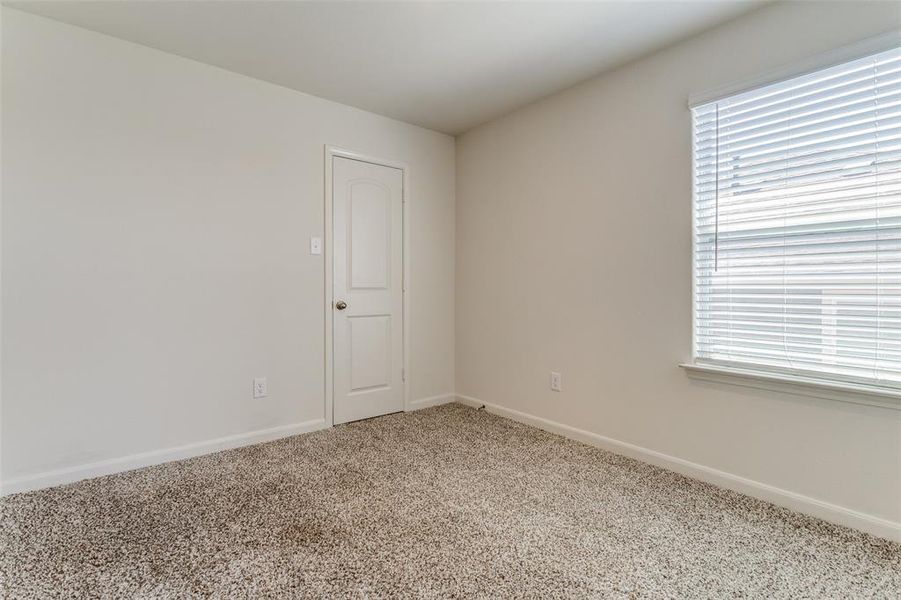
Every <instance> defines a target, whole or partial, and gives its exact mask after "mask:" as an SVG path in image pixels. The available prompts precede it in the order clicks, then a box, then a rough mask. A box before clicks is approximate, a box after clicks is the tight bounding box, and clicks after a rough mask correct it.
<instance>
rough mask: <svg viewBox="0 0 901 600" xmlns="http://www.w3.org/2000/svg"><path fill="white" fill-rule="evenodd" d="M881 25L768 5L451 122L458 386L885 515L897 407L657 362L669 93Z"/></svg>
mask: <svg viewBox="0 0 901 600" xmlns="http://www.w3.org/2000/svg"><path fill="white" fill-rule="evenodd" d="M899 26H901V3H897V2H896V3H889V2H884V3H867V2H857V3H850V4H848V3H790V4H777V5H771V6H768V7H765V8H763V9H762V10H759V11H756V12H754V13H751V14H749V15H747V16H745V17H743V18H740V19H739V20H737V21H734V22H732V23H728V24H726V25H724V26H722V27H719V28H717V29H715V30H712V31H709V32H707V33H705V34H703V35H701V36H699V37H697V38H694V39H691V40H689V41H687V42H684V43H681V44H679V45H677V46H674V47H672V48H669V49H666V50H664V51H662V52H659V53H657V54H655V55H653V56H650V57H648V58H646V59H644V60H641V61H639V62H636V63H633V64H631V65H628V66H626V67H623V68H620V69H618V70H615V71H613V72H610V73H608V74H605V75H603V76H601V77H598V78H596V79H594V80H592V81H589V82H587V83H584V84H581V85H579V86H577V87H575V88H572V89H569V90H567V91H564V92H561V93H559V94H556V95H554V96H552V97H550V98H547V99H545V100H543V101H541V102H538V103H537V104H534V105H531V106H528V107H526V108H523V109H521V110H519V111H516V112H515V113H513V114H510V115H508V116H505V117H503V118H501V119H498V120H496V121H493V122H491V123H488V124H486V125H483V126H480V127H478V128H476V129H475V130H473V131H470V132H468V133H467V134H465V135H464V136H462V137H461V138H459V139H458V143H457V348H456V350H457V392H458V394H461V395H465V396H469V397H472V398H475V399H478V400H480V401H482V402H487V403H493V404H497V405H499V406H500V407H504V408H507V409H513V410H517V411H521V412H524V413H527V414H529V415H533V416H537V417H541V418H544V419H548V420H551V421H554V422H557V423H562V424H564V425H568V426H571V427H576V428H579V429H582V430H587V431H588V432H593V433H596V434H600V435H603V436H608V437H610V438H614V439H615V440H619V441H623V442H627V443H631V444H635V445H638V446H641V447H644V448H647V449H650V450H653V451H656V452H660V453H663V454H666V455H670V456H672V457H677V458H680V459H684V460H688V461H691V462H694V463H698V464H700V465H703V466H705V467H709V468H712V469H718V470H722V471H725V472H726V473H728V474H732V475H736V476H739V477H744V478H748V479H751V480H754V481H756V482H760V483H763V484H766V485H769V486H776V487H778V488H782V489H784V490H788V491H789V492H794V493H797V494H802V495H804V496H809V497H812V498H814V499H820V500H823V501H826V502H829V503H833V504H836V505H839V506H840V507H845V508H848V509H850V510H852V511H859V512H861V513H865V514H867V515H870V516H874V517H878V518H882V519H887V520H889V521H894V522H896V523H897V522H899V521H901V411H895V410H890V409H880V408H873V407H864V406H858V405H853V404H847V403H842V402H837V401H833V400H825V399H823V400H821V399H815V398H809V397H801V396H792V395H783V394H778V393H774V392H765V391H753V390H751V389H748V388H740V387H733V386H729V385H722V384H711V383H708V384H703V383H698V382H693V381H692V380H689V379H688V378H687V377H686V375H685V373H684V372H683V371H682V370H681V369H679V367H678V366H677V365H678V364H679V363H680V362H684V361H686V360H689V359H690V356H691V317H690V314H691V263H690V253H691V236H690V233H691V157H690V127H691V124H690V114H689V111H688V108H687V99H688V96H689V94H691V93H698V92H704V91H707V90H709V89H712V88H716V87H719V86H722V85H728V84H731V83H734V82H735V81H738V80H742V79H747V78H753V77H756V76H759V75H761V74H764V73H765V72H767V71H770V70H773V69H777V68H779V67H782V66H784V65H785V64H786V63H791V62H792V61H800V60H802V59H805V58H808V57H810V56H812V55H815V54H818V53H822V52H825V51H828V50H830V49H833V48H836V47H839V46H842V45H846V44H849V43H852V42H855V41H857V40H860V39H863V38H867V37H870V36H874V35H876V34H879V33H882V32H885V31H887V30H890V29H892V28H898V27H899ZM551 370H557V371H561V372H562V374H563V389H564V391H563V392H562V393H554V392H551V391H550V390H549V389H548V378H549V372H550V371H551ZM899 531H901V530H899Z"/></svg>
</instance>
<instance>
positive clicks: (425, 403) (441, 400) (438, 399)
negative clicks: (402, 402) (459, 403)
mask: <svg viewBox="0 0 901 600" xmlns="http://www.w3.org/2000/svg"><path fill="white" fill-rule="evenodd" d="M456 399H457V396H456V394H441V395H439V396H429V397H428V398H420V399H419V400H413V401H412V402H410V410H419V409H420V408H428V407H430V406H438V405H440V404H447V403H449V402H454V401H455V400H456Z"/></svg>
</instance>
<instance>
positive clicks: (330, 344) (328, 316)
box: [322, 144, 412, 427]
mask: <svg viewBox="0 0 901 600" xmlns="http://www.w3.org/2000/svg"><path fill="white" fill-rule="evenodd" d="M336 157H339V158H349V159H351V160H359V161H361V162H367V163H372V164H374V165H381V166H383V167H392V168H395V169H400V170H401V171H403V174H404V175H403V188H404V189H403V221H404V227H403V234H402V239H403V246H404V247H403V261H404V273H403V285H402V289H403V299H404V311H403V330H404V335H403V356H404V360H403V369H404V378H403V384H404V411H405V412H406V411H409V410H411V409H412V408H411V404H410V390H411V389H412V387H411V386H410V167H409V165H408V164H407V163H405V162H400V161H396V160H388V159H384V158H378V157H375V156H369V155H366V154H362V153H360V152H355V151H353V150H347V149H345V148H341V147H338V146H332V145H330V144H326V145H325V205H324V206H325V211H324V213H325V223H324V230H323V244H322V247H323V252H324V254H325V298H324V308H325V357H324V358H325V395H324V398H325V403H324V407H323V413H324V414H323V418H324V419H325V423H326V426H327V427H331V426H332V425H333V424H334V405H335V404H334V401H335V393H334V392H335V361H334V354H333V353H334V311H333V309H332V302H334V298H333V296H334V281H333V279H334V275H335V271H334V269H335V263H334V240H333V237H334V236H333V235H332V234H333V231H332V227H333V222H332V215H333V213H332V210H333V199H332V164H333V161H334V159H335V158H336Z"/></svg>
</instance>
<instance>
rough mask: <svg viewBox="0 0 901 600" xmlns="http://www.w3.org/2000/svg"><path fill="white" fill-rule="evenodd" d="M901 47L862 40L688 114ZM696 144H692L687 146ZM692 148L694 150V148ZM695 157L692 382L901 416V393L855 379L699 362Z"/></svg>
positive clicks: (736, 87)
mask: <svg viewBox="0 0 901 600" xmlns="http://www.w3.org/2000/svg"><path fill="white" fill-rule="evenodd" d="M899 46H901V30H894V31H889V32H887V33H885V34H882V35H879V36H876V37H872V38H868V39H864V40H861V41H859V42H856V43H854V44H850V45H848V46H844V47H841V48H837V49H834V50H831V51H829V52H825V53H821V54H818V55H815V56H813V57H810V58H808V59H806V60H803V61H799V62H796V63H793V64H791V65H788V66H784V67H782V68H779V69H776V70H773V71H771V72H769V73H766V74H764V75H761V76H757V77H754V78H751V79H745V80H743V81H740V82H736V83H731V84H727V85H724V86H721V87H718V88H715V89H713V90H709V91H707V92H702V93H699V94H692V95H691V96H689V100H688V105H687V110H688V111H689V115H690V113H691V109H692V108H694V107H696V106H699V105H702V104H708V103H710V102H716V101H718V100H721V99H724V98H726V97H730V96H734V95H738V94H742V93H745V92H750V91H753V90H755V89H758V88H762V87H765V86H768V85H772V84H775V83H779V82H781V81H786V80H788V79H793V78H795V77H801V76H804V75H807V74H810V73H814V72H816V71H820V70H823V69H828V68H830V67H834V66H837V65H841V64H843V63H846V62H850V61H853V60H857V59H860V58H864V57H866V56H869V55H872V54H878V53H880V52H884V51H888V50H892V49H893V48H898V47H899ZM689 133H690V136H691V138H692V140H693V137H694V123H693V122H692V124H691V128H690V131H689ZM692 144H693V142H692V141H689V146H692ZM692 147H693V146H692ZM696 166H697V165H696V161H695V156H694V152H692V157H691V178H692V181H691V306H690V309H691V360H690V361H688V362H683V363H680V364H679V367H681V368H682V369H683V370H684V371H685V373H686V374H687V375H688V376H689V377H690V378H692V379H696V380H701V381H705V382H712V383H722V384H729V385H736V386H741V387H746V388H756V389H762V390H767V391H775V392H781V393H787V394H794V395H802V396H812V397H816V398H826V399H829V400H838V401H843V402H851V403H854V404H864V405H869V406H878V407H881V408H890V409H895V410H901V387H899V386H896V385H892V384H885V383H878V382H876V381H859V380H854V379H853V378H849V379H839V378H832V377H827V376H823V375H819V374H817V373H810V374H807V373H804V372H788V371H785V370H780V369H779V368H771V367H764V366H762V365H761V366H760V367H759V368H757V367H754V366H753V365H746V364H730V363H728V362H726V361H705V360H704V359H703V358H699V357H698V341H697V332H698V327H697V311H696V301H697V295H698V294H697V276H696V272H695V267H696V265H697V262H696V259H697V255H696V252H697V243H696V242H697V231H696V225H697V219H696V217H697V214H696V211H697V208H698V207H697V202H696V198H697V181H696Z"/></svg>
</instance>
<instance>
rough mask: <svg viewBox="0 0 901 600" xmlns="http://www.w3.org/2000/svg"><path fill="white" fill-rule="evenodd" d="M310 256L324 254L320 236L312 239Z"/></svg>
mask: <svg viewBox="0 0 901 600" xmlns="http://www.w3.org/2000/svg"><path fill="white" fill-rule="evenodd" d="M310 254H322V238H321V237H319V236H318V235H314V236H312V237H311V238H310Z"/></svg>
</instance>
